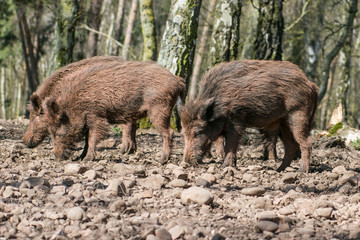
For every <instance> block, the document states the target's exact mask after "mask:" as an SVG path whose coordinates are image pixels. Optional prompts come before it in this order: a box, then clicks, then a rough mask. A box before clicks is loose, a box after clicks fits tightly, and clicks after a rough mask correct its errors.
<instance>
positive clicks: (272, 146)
mask: <svg viewBox="0 0 360 240" xmlns="http://www.w3.org/2000/svg"><path fill="white" fill-rule="evenodd" d="M260 132H261V133H262V135H263V142H264V156H263V157H264V160H277V154H276V142H277V138H278V136H279V130H278V129H276V130H273V131H265V130H262V129H261V130H260Z"/></svg>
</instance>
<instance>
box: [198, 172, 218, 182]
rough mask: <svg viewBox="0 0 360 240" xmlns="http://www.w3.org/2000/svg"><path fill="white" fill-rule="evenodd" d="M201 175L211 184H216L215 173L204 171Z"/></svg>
mask: <svg viewBox="0 0 360 240" xmlns="http://www.w3.org/2000/svg"><path fill="white" fill-rule="evenodd" d="M201 177H202V178H203V179H205V180H206V181H208V182H209V183H210V184H214V183H215V182H216V177H215V175H213V174H211V173H204V174H201Z"/></svg>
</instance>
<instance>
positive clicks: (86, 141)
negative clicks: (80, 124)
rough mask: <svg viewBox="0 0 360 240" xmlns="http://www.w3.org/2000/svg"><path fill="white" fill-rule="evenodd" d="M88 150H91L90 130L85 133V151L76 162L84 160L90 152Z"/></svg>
mask: <svg viewBox="0 0 360 240" xmlns="http://www.w3.org/2000/svg"><path fill="white" fill-rule="evenodd" d="M88 149H89V130H88V129H87V130H86V133H85V145H84V149H83V151H82V153H81V154H80V156H79V157H77V158H76V160H79V159H84V158H85V156H86V154H87V152H88Z"/></svg>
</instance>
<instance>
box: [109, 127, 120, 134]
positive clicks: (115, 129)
mask: <svg viewBox="0 0 360 240" xmlns="http://www.w3.org/2000/svg"><path fill="white" fill-rule="evenodd" d="M111 131H112V132H113V133H114V134H115V135H121V133H122V130H121V128H120V127H119V126H115V127H113V128H112V129H111Z"/></svg>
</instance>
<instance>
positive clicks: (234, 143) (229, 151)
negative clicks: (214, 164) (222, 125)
mask: <svg viewBox="0 0 360 240" xmlns="http://www.w3.org/2000/svg"><path fill="white" fill-rule="evenodd" d="M241 132H242V131H241ZM240 137H241V135H240V134H239V132H238V131H237V130H236V129H235V128H234V127H233V126H231V127H229V126H228V127H226V130H225V147H224V151H225V159H224V163H223V164H222V165H221V167H227V166H235V165H236V151H237V149H238V145H239V139H240Z"/></svg>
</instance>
